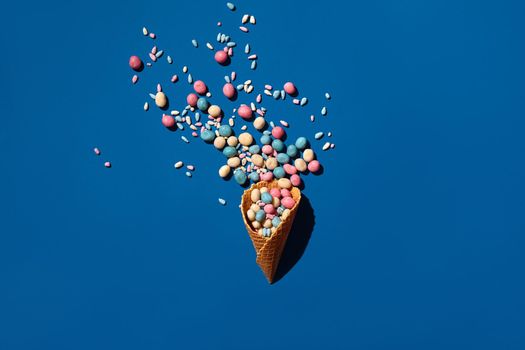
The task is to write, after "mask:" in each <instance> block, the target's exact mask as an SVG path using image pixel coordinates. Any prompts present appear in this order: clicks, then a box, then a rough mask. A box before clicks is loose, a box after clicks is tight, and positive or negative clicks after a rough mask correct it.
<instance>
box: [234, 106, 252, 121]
mask: <svg viewBox="0 0 525 350" xmlns="http://www.w3.org/2000/svg"><path fill="white" fill-rule="evenodd" d="M237 114H239V116H240V117H241V118H243V119H250V118H251V117H252V115H253V112H252V110H251V108H250V106H247V105H240V106H239V108H238V109H237Z"/></svg>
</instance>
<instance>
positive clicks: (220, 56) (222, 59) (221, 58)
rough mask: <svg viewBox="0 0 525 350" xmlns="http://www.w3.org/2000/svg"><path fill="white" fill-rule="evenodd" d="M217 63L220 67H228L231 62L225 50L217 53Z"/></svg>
mask: <svg viewBox="0 0 525 350" xmlns="http://www.w3.org/2000/svg"><path fill="white" fill-rule="evenodd" d="M215 61H217V63H219V64H220V65H223V66H226V65H228V63H229V62H230V57H229V56H228V53H227V52H225V51H224V50H219V51H217V52H215Z"/></svg>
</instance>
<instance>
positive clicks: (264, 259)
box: [241, 180, 301, 283]
mask: <svg viewBox="0 0 525 350" xmlns="http://www.w3.org/2000/svg"><path fill="white" fill-rule="evenodd" d="M261 187H266V188H268V190H270V189H272V188H279V185H278V184H277V181H275V180H274V181H271V182H266V181H260V182H258V183H256V184H253V185H252V186H251V187H250V188H249V189H247V190H246V191H244V193H243V195H242V200H241V214H242V219H243V221H244V226H245V227H246V231H247V232H248V234H249V235H250V238H251V240H252V243H253V247H254V248H255V252H256V253H257V259H256V262H257V265H259V267H260V268H261V270H262V271H263V273H264V275H265V276H266V279H267V280H268V282H270V283H273V281H274V277H275V272H276V271H277V266H279V261H280V260H281V255H282V253H283V250H284V246H285V245H286V240H287V239H288V234H289V233H290V230H291V229H292V224H293V221H294V219H295V214H296V213H297V209H298V208H299V204H300V201H301V191H299V189H298V188H296V187H293V188H292V189H291V190H290V193H291V194H292V198H293V199H294V200H295V205H294V207H293V208H292V209H290V215H289V216H288V217H287V218H286V220H282V221H281V223H280V224H279V226H277V229H276V231H275V233H273V234H272V235H271V236H270V237H263V236H261V235H259V233H257V230H255V229H254V228H253V227H252V226H251V224H250V221H249V220H248V218H247V217H246V212H247V211H248V209H250V205H251V203H252V200H251V193H252V190H254V189H256V188H259V189H260V188H261Z"/></svg>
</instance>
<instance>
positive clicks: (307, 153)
mask: <svg viewBox="0 0 525 350" xmlns="http://www.w3.org/2000/svg"><path fill="white" fill-rule="evenodd" d="M303 159H304V160H305V161H306V162H311V161H312V160H314V159H315V153H314V151H312V150H311V149H310V148H307V149H305V150H304V151H303Z"/></svg>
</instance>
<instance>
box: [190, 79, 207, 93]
mask: <svg viewBox="0 0 525 350" xmlns="http://www.w3.org/2000/svg"><path fill="white" fill-rule="evenodd" d="M193 90H195V92H196V93H198V94H199V95H205V94H206V92H207V91H208V87H207V86H206V84H204V82H203V81H202V80H197V81H196V82H195V83H193Z"/></svg>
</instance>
